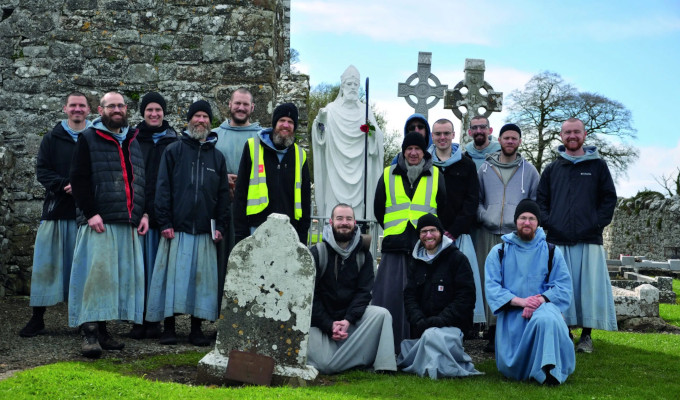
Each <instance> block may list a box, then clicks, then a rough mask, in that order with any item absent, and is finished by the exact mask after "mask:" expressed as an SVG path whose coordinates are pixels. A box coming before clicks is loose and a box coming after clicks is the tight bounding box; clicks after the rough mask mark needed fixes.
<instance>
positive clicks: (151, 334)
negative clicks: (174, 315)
mask: <svg viewBox="0 0 680 400" xmlns="http://www.w3.org/2000/svg"><path fill="white" fill-rule="evenodd" d="M128 337H130V338H131V339H136V340H142V339H158V338H159V337H161V323H160V322H148V321H144V325H142V324H134V325H132V329H130V332H129V333H128Z"/></svg>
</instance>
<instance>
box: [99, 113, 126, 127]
mask: <svg viewBox="0 0 680 400" xmlns="http://www.w3.org/2000/svg"><path fill="white" fill-rule="evenodd" d="M116 114H118V115H122V118H121V119H120V121H113V120H112V119H111V117H110V116H108V115H107V114H103V115H102V124H104V126H105V127H107V128H108V129H109V130H110V131H115V130H118V129H120V128H122V127H124V126H127V115H125V113H116Z"/></svg>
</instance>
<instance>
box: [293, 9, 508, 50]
mask: <svg viewBox="0 0 680 400" xmlns="http://www.w3.org/2000/svg"><path fill="white" fill-rule="evenodd" d="M291 6H292V10H291V12H292V17H291V18H292V20H293V24H292V27H291V29H292V33H293V34H301V33H303V32H304V33H309V34H313V33H314V32H327V33H333V34H353V35H364V36H367V37H369V38H371V39H374V40H378V41H386V42H406V41H417V40H422V41H427V42H437V43H449V44H454V43H466V44H477V45H489V44H491V43H492V42H493V41H494V35H493V32H492V31H491V30H490V29H487V27H489V26H494V25H497V24H500V23H501V22H502V20H503V19H505V18H514V17H512V16H511V15H513V14H516V12H515V11H513V10H504V11H503V13H502V15H501V13H498V15H496V14H495V13H494V12H493V11H492V10H490V9H488V8H485V7H484V6H483V5H480V4H479V3H476V4H472V3H467V2H462V1H452V0H430V1H426V2H420V3H414V2H412V1H408V0H372V1H365V0H344V1H342V0H340V1H338V0H324V1H320V0H317V1H313V0H312V1H294V2H292V3H291ZM479 10H484V11H483V12H481V11H479ZM518 12H519V11H518ZM477 15H478V17H475V16H477ZM480 19H483V24H482V25H483V27H482V28H480Z"/></svg>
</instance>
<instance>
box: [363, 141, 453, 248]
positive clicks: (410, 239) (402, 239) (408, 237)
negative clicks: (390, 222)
mask: <svg viewBox="0 0 680 400" xmlns="http://www.w3.org/2000/svg"><path fill="white" fill-rule="evenodd" d="M397 157H398V160H397V164H396V167H395V169H394V174H395V175H401V181H402V183H403V185H404V191H405V193H406V195H407V196H408V198H409V199H412V198H413V195H414V194H415V192H416V189H417V188H418V183H419V182H420V179H421V178H422V177H423V176H432V168H436V167H435V166H434V165H432V156H431V155H430V153H427V152H426V153H425V166H424V167H423V172H422V173H421V174H420V176H419V177H418V179H416V181H415V182H414V184H413V185H411V184H410V183H409V181H408V177H407V176H406V167H405V161H404V158H403V157H402V156H401V155H397ZM435 200H436V201H437V211H438V213H437V214H438V215H439V210H443V209H444V208H446V201H447V199H446V183H445V182H444V176H443V175H442V174H439V189H438V190H437V197H436V198H435ZM386 201H387V195H386V194H385V174H384V173H383V174H382V175H381V176H380V179H378V186H377V187H376V188H375V197H374V201H373V212H374V214H375V219H376V220H377V221H378V223H379V224H380V226H381V227H383V228H385V224H384V219H385V202H386ZM417 241H418V234H417V233H416V229H415V228H414V227H413V225H411V224H410V223H407V224H406V230H404V232H403V233H401V234H399V235H389V236H385V238H384V239H383V241H382V248H381V251H388V252H402V253H407V254H408V253H410V252H411V251H413V246H415V245H416V242H417Z"/></svg>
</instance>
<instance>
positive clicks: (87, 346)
mask: <svg viewBox="0 0 680 400" xmlns="http://www.w3.org/2000/svg"><path fill="white" fill-rule="evenodd" d="M82 331H83V346H82V348H81V352H82V354H83V356H85V357H87V358H99V357H101V355H102V347H101V346H100V345H99V340H98V337H99V327H98V326H97V323H96V322H86V323H84V324H83V325H82Z"/></svg>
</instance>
